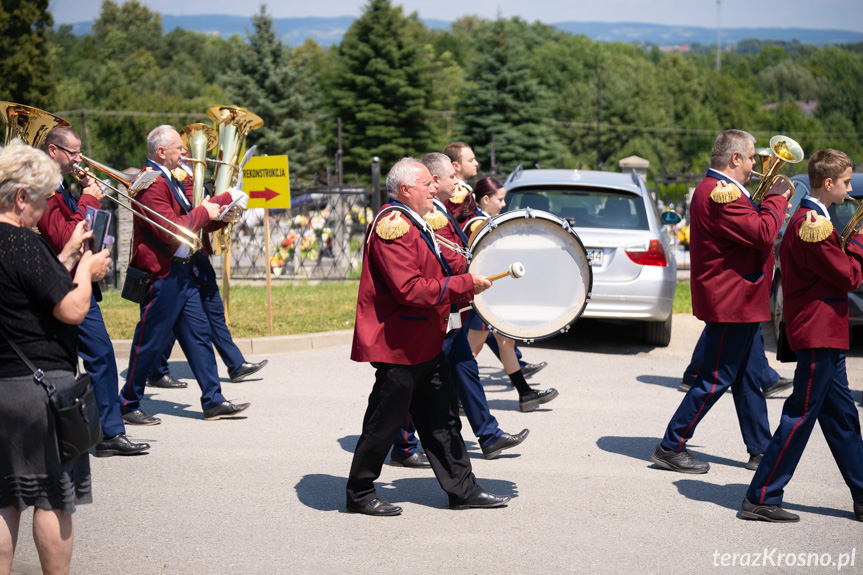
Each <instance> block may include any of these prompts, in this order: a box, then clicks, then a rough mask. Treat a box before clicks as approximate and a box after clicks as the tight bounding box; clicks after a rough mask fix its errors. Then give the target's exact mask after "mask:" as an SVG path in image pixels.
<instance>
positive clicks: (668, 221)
mask: <svg viewBox="0 0 863 575" xmlns="http://www.w3.org/2000/svg"><path fill="white" fill-rule="evenodd" d="M681 219H682V218H681V217H680V216H679V215H678V214H677V212H671V211H669V212H662V223H663V224H665V225H667V226H673V225H674V224H679V223H680V220H681Z"/></svg>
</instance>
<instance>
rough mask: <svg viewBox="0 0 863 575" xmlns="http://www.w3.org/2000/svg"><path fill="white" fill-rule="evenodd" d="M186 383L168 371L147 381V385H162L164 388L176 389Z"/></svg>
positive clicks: (184, 385)
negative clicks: (157, 377)
mask: <svg viewBox="0 0 863 575" xmlns="http://www.w3.org/2000/svg"><path fill="white" fill-rule="evenodd" d="M186 385H187V384H186V383H185V382H183V381H180V380H179V379H177V378H176V377H174V376H173V375H171V374H170V373H169V374H168V375H163V376H162V377H160V378H159V379H154V380H153V381H148V382H147V386H148V387H163V388H165V389H177V388H181V387H186Z"/></svg>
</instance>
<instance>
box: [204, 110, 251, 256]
mask: <svg viewBox="0 0 863 575" xmlns="http://www.w3.org/2000/svg"><path fill="white" fill-rule="evenodd" d="M207 116H208V117H209V118H210V119H211V120H213V125H214V127H216V128H217V129H218V130H219V151H218V153H217V154H216V159H215V160H211V161H212V162H213V163H215V164H216V170H215V173H214V174H213V179H214V180H215V183H214V186H213V195H216V196H218V195H219V194H221V193H222V192H224V191H225V190H227V189H228V188H230V187H232V186H234V185H236V183H237V177H238V176H239V171H240V167H239V165H238V164H237V162H238V160H239V155H240V150H241V149H242V148H243V142H244V141H245V139H246V134H248V132H249V131H250V130H257V129H258V128H260V127H261V126H263V125H264V121H263V120H262V119H261V118H260V117H259V116H257V115H255V114H253V113H251V112H249V111H247V110H246V109H245V108H240V107H239V106H213V107H212V108H210V109H209V110H207ZM232 223H233V222H231V223H229V224H228V225H227V226H225V227H224V228H222V229H221V230H219V231H217V232H214V233H212V234H210V244H211V246H212V248H213V253H214V254H215V255H217V256H218V255H221V254H222V253H223V252H225V251H227V249H228V246H229V245H230V243H231V224H232Z"/></svg>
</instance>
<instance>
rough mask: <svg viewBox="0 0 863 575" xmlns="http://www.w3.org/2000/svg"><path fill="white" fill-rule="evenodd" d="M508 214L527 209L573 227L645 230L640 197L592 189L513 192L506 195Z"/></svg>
mask: <svg viewBox="0 0 863 575" xmlns="http://www.w3.org/2000/svg"><path fill="white" fill-rule="evenodd" d="M506 203H507V207H508V209H510V210H519V209H524V208H527V207H529V208H531V209H535V210H543V211H546V212H550V213H552V214H554V215H556V216H558V217H561V218H565V219H566V220H567V221H568V222H569V224H570V225H571V226H573V227H579V228H612V229H620V230H649V229H650V226H649V224H648V221H647V213H646V212H645V209H644V201H643V200H642V199H641V197H640V196H636V195H633V194H625V193H618V192H615V191H606V190H597V189H595V188H585V189H577V188H572V187H567V188H566V189H565V190H561V189H530V190H521V189H519V190H513V192H512V193H510V194H507V199H506Z"/></svg>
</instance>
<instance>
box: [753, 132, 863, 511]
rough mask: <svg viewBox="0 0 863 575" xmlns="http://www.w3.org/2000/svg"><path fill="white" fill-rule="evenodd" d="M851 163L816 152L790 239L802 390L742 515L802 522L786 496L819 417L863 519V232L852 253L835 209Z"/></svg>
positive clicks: (787, 286) (785, 273)
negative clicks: (853, 356) (855, 319)
mask: <svg viewBox="0 0 863 575" xmlns="http://www.w3.org/2000/svg"><path fill="white" fill-rule="evenodd" d="M851 168H852V163H851V158H849V157H848V155H847V154H844V153H843V152H839V151H837V150H831V149H826V150H819V151H817V152H815V153H814V154H812V157H811V158H810V159H809V170H808V171H809V185H810V187H811V191H810V192H809V195H808V196H806V197H805V198H804V199H803V201H802V202H801V204H800V207H799V208H798V209H797V212H796V213H795V214H794V215H793V216H792V217H791V220H790V222H789V223H788V227H787V229H786V231H785V235H784V236H783V237H782V245H781V246H780V248H779V255H780V258H779V261H780V265H781V266H782V293H783V295H784V299H783V302H782V307H783V316H784V317H785V330H786V334H787V337H788V343H789V344H790V346H791V349H793V350H794V352H795V354H796V355H797V369H796V370H795V371H794V391H792V392H791V397H789V398H788V399H787V400H786V401H785V405H784V406H783V407H782V418H781V419H780V421H779V427H778V428H777V429H776V433H775V434H774V435H773V439H772V440H771V441H770V445H769V446H768V447H767V450H766V451H765V452H764V458H763V459H762V460H761V464H760V465H759V466H758V469H757V470H756V471H755V476H754V477H753V478H752V483H751V484H750V485H749V489H748V490H747V492H746V498H745V499H744V500H743V505H742V510H741V515H743V517H746V518H749V519H760V520H763V521H771V522H780V523H790V522H796V521H799V520H800V517H799V516H798V515H796V514H794V513H789V512H788V511H785V510H784V509H782V507H781V505H782V494H783V491H784V489H785V486H786V485H787V484H788V482H789V481H790V480H791V477H792V476H793V475H794V470H795V469H796V468H797V463H798V462H799V461H800V456H801V455H803V450H804V449H805V447H806V443H807V442H808V441H809V436H810V434H811V433H812V429H813V428H814V427H815V422H816V421H817V422H818V423H819V424H820V425H821V431H823V432H824V439H826V440H827V445H829V446H830V451H831V452H832V453H833V458H834V459H835V460H836V465H838V466H839V471H841V472H842V477H843V478H844V479H845V483H846V484H847V485H848V488H849V489H850V490H851V497H852V500H853V503H854V515H855V516H856V518H857V521H863V439H861V437H860V416H859V414H858V413H857V406H856V405H854V399H853V398H852V397H851V392H850V391H849V389H848V374H847V372H846V370H845V351H846V350H847V349H848V345H849V343H850V341H849V330H848V292H849V291H852V290H855V289H857V287H859V286H860V283H861V282H863V243H861V242H863V235H860V234H857V235H855V236H854V237H852V238H851V240H850V241H849V242H848V246H847V253H846V252H844V251H842V246H841V243H840V238H839V233H838V232H837V231H836V230H835V229H834V228H833V224H832V223H831V222H830V213H829V212H828V211H827V208H829V207H830V206H831V205H833V204H841V203H842V202H843V201H844V200H845V194H847V193H849V192H851Z"/></svg>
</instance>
